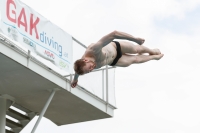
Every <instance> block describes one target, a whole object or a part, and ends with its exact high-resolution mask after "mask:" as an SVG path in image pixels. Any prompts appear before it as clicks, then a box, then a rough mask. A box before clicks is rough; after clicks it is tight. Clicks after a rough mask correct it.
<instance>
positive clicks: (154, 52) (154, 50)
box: [151, 49, 161, 55]
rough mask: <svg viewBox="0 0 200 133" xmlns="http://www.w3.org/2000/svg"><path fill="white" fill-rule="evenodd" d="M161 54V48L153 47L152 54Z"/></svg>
mask: <svg viewBox="0 0 200 133" xmlns="http://www.w3.org/2000/svg"><path fill="white" fill-rule="evenodd" d="M159 54H161V52H160V50H159V49H153V54H151V55H159Z"/></svg>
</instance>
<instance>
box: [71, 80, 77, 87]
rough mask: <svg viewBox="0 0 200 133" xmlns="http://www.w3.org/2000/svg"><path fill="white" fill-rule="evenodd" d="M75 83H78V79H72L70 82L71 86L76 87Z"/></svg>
mask: <svg viewBox="0 0 200 133" xmlns="http://www.w3.org/2000/svg"><path fill="white" fill-rule="evenodd" d="M77 83H78V80H73V81H72V83H71V87H72V88H74V87H76V85H77Z"/></svg>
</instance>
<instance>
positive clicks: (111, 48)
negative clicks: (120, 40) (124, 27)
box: [82, 42, 117, 69]
mask: <svg viewBox="0 0 200 133" xmlns="http://www.w3.org/2000/svg"><path fill="white" fill-rule="evenodd" d="M94 45H95V44H91V45H89V46H88V48H87V49H86V51H85V54H84V55H83V57H82V58H85V57H94V58H95V63H96V67H95V69H98V68H101V67H102V66H105V65H110V64H111V63H112V62H113V60H114V59H115V57H116V56H117V51H116V44H115V43H114V42H110V43H109V44H108V45H106V46H105V47H103V48H102V49H101V50H98V51H96V50H94V49H93V46H94Z"/></svg>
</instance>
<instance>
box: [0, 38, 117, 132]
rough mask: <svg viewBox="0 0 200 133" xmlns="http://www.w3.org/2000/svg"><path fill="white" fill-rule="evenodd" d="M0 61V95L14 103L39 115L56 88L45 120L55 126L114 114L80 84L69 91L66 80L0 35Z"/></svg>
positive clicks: (108, 105) (111, 108)
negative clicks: (7, 97) (6, 96)
mask: <svg viewBox="0 0 200 133" xmlns="http://www.w3.org/2000/svg"><path fill="white" fill-rule="evenodd" d="M0 61H1V65H0V96H3V95H9V96H10V97H13V99H14V100H12V102H13V104H16V105H19V106H21V107H22V108H24V109H27V110H29V111H30V112H34V113H35V114H36V115H39V114H40V113H41V112H42V110H43V108H44V105H45V104H46V102H47V100H48V98H49V96H50V95H51V92H52V91H53V90H54V89H57V91H56V92H55V95H54V96H53V98H52V100H51V102H50V105H49V106H48V108H47V110H46V112H45V114H44V117H46V118H47V119H49V120H51V121H52V122H53V123H55V124H56V125H58V126H61V125H66V124H72V123H79V122H85V121H91V120H98V119H104V118H110V117H113V115H114V110H115V109H116V107H115V106H114V105H112V104H110V103H109V101H106V100H104V99H102V98H100V97H98V96H96V95H94V94H93V93H91V92H90V91H87V89H86V88H84V87H82V86H80V85H78V86H77V87H76V88H74V89H72V88H71V87H70V82H71V81H70V80H69V79H68V78H66V77H65V76H63V75H61V74H59V73H58V72H56V71H54V70H52V69H51V68H50V67H48V66H47V65H45V64H44V63H43V62H41V61H39V60H38V59H36V58H35V57H34V56H33V55H32V54H31V53H30V51H26V50H24V49H22V48H20V47H18V45H16V44H15V42H13V41H11V40H10V39H8V38H7V37H6V36H4V35H3V34H0ZM106 95H107V94H106ZM112 95H114V94H112ZM1 109H2V108H0V110H1ZM4 109H5V108H4ZM7 110H8V109H7ZM4 112H5V111H4ZM31 119H32V118H31ZM1 121H4V120H1ZM19 121H20V120H19ZM4 130H5V129H4ZM12 131H13V130H11V131H8V132H12ZM1 133H4V132H1ZM14 133H16V132H14Z"/></svg>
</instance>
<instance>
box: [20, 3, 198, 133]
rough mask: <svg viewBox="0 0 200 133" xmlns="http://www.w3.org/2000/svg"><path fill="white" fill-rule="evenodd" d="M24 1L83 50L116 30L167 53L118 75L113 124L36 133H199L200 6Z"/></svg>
mask: <svg viewBox="0 0 200 133" xmlns="http://www.w3.org/2000/svg"><path fill="white" fill-rule="evenodd" d="M22 1H23V2H24V3H26V4H27V5H29V6H30V7H32V8H33V9H34V10H36V11H37V12H39V13H40V14H41V15H43V16H44V17H46V18H47V19H49V20H50V21H51V22H53V23H54V24H56V25H58V26H59V27H61V28H62V29H64V30H65V31H66V32H67V33H69V34H71V35H72V36H74V37H75V38H77V39H78V40H79V41H81V42H82V43H84V44H85V45H89V44H90V43H92V42H96V41H98V40H99V39H100V38H101V37H102V36H104V35H105V34H108V33H110V32H112V31H113V30H118V31H123V32H127V33H129V34H132V35H133V36H136V37H141V38H144V39H145V40H146V41H145V43H144V44H143V45H145V46H147V47H149V48H159V49H160V50H161V52H162V53H164V57H163V58H162V59H161V60H160V61H150V62H147V63H144V64H139V65H138V64H137V65H132V66H130V67H128V68H117V69H116V85H115V89H116V101H117V102H116V103H117V108H118V109H117V110H115V114H114V117H113V118H110V119H103V120H97V121H90V122H84V123H79V124H71V125H64V126H60V127H57V126H56V125H55V124H53V123H52V122H50V121H49V120H47V119H45V118H44V119H42V121H41V124H40V125H39V127H38V129H37V130H36V133H66V132H69V133H199V132H200V85H199V79H200V69H199V68H200V59H199V57H200V44H199V42H200V37H199V33H200V17H199V16H200V0H22ZM35 121H36V119H34V120H33V121H32V122H31V123H30V124H29V125H28V126H27V127H26V128H25V129H24V130H23V131H22V132H21V133H28V132H30V131H31V130H32V127H33V124H34V123H35Z"/></svg>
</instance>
